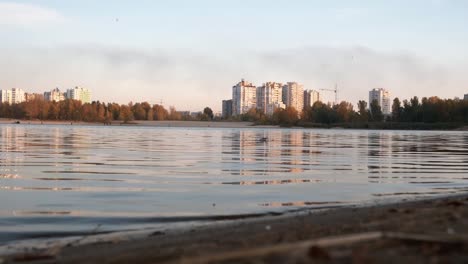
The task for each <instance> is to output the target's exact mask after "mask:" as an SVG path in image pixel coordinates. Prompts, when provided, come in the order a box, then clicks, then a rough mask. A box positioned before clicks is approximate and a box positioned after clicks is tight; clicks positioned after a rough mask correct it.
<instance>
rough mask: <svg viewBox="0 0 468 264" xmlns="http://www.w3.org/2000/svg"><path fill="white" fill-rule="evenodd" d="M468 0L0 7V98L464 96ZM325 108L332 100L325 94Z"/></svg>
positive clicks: (201, 102) (54, 0)
mask: <svg viewBox="0 0 468 264" xmlns="http://www.w3.org/2000/svg"><path fill="white" fill-rule="evenodd" d="M467 14H468V1H465V0H459V1H456V0H453V1H450V0H401V1H399V0H392V1H388V0H382V1H379V0H368V1H364V0H363V1H350V0H342V1H338V0H327V1H325V0H322V1H313V0H304V1H300V0H296V1H295V0H284V1H283V0H277V1H275V0H257V1H255V0H237V1H234V0H223V1H221V0H186V1H182V0H167V1H158V0H146V1H145V0H141V1H131V0H127V1H124V0H112V1H111V0H109V1H105V0H99V1H95V0H75V1H72V0H70V1H68V0H67V1H64V0H36V1H33V0H29V1H13V0H11V1H3V0H0V69H1V73H0V89H9V88H12V87H17V88H22V89H24V90H26V91H29V92H43V91H45V90H50V89H52V88H54V87H59V88H62V89H67V88H71V87H73V86H83V87H86V88H89V89H91V90H92V92H93V99H95V100H101V101H105V102H110V101H115V102H119V103H127V102H129V101H144V100H146V101H150V102H151V103H157V102H159V101H160V100H161V99H162V100H163V102H164V105H165V106H169V105H173V106H175V107H176V108H177V109H179V110H201V109H202V108H203V107H204V106H211V107H212V108H213V109H214V110H220V108H221V100H222V99H228V98H230V97H231V87H232V86H233V85H234V84H235V83H237V82H238V81H239V80H240V79H241V78H245V79H247V80H249V81H252V82H254V83H255V84H257V85H260V84H261V83H263V82H266V81H278V82H287V81H298V82H300V83H303V84H304V85H305V88H307V89H331V88H333V86H334V84H335V83H337V84H338V87H339V99H340V100H347V101H350V102H352V103H353V104H355V103H356V102H357V101H358V100H360V99H365V100H367V96H368V91H369V90H370V89H371V88H375V87H383V88H387V89H388V90H390V91H391V93H392V95H393V96H398V97H400V98H409V97H410V96H413V95H417V96H419V97H423V96H432V95H437V96H440V97H442V98H453V97H455V96H458V97H462V96H463V94H464V93H468V72H467V69H468V27H467V25H468V15H467ZM323 95H324V97H325V100H332V98H333V95H332V94H331V93H324V94H323Z"/></svg>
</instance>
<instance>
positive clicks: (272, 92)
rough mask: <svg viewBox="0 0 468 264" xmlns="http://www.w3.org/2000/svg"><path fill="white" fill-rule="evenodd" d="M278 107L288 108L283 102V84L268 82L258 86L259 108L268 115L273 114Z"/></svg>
mask: <svg viewBox="0 0 468 264" xmlns="http://www.w3.org/2000/svg"><path fill="white" fill-rule="evenodd" d="M277 108H282V109H284V108H286V106H285V105H284V103H283V85H282V84H281V83H276V82H267V83H265V84H263V85H262V86H260V87H257V109H259V110H261V111H262V112H263V113H265V114H266V115H273V113H274V111H275V109H277Z"/></svg>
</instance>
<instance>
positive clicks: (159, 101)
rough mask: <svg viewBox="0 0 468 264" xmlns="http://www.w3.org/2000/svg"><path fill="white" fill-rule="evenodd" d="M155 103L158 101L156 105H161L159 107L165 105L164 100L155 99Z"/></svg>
mask: <svg viewBox="0 0 468 264" xmlns="http://www.w3.org/2000/svg"><path fill="white" fill-rule="evenodd" d="M154 101H156V102H157V103H156V104H159V105H163V99H159V98H158V99H154Z"/></svg>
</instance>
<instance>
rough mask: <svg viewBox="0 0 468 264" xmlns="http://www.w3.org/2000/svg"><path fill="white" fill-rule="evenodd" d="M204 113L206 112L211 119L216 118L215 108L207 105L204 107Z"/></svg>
mask: <svg viewBox="0 0 468 264" xmlns="http://www.w3.org/2000/svg"><path fill="white" fill-rule="evenodd" d="M203 114H205V115H206V116H207V117H208V118H209V119H210V120H213V118H214V115H213V110H211V108H209V107H205V109H203Z"/></svg>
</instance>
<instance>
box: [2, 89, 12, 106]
mask: <svg viewBox="0 0 468 264" xmlns="http://www.w3.org/2000/svg"><path fill="white" fill-rule="evenodd" d="M0 103H9V104H11V90H0Z"/></svg>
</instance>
